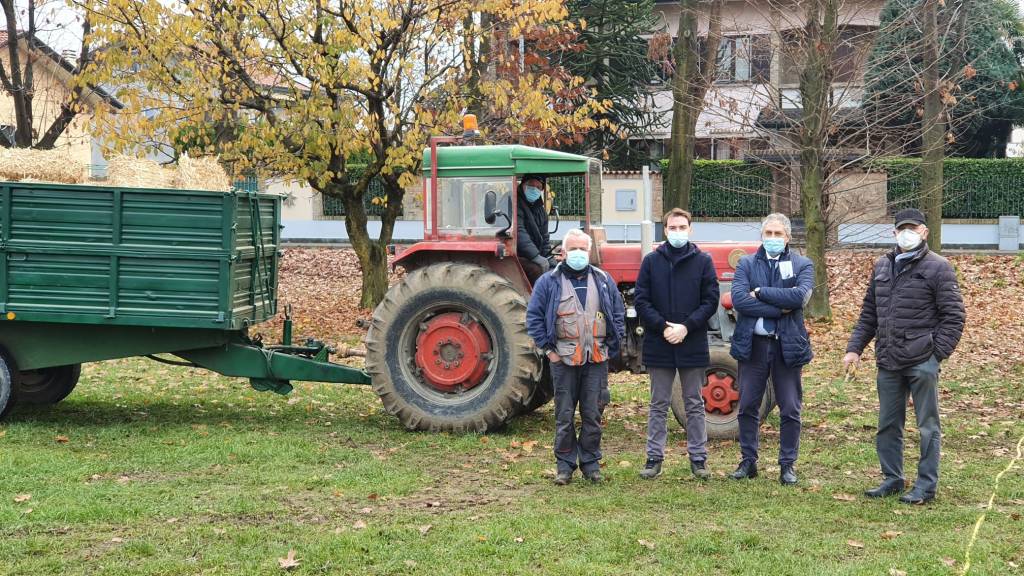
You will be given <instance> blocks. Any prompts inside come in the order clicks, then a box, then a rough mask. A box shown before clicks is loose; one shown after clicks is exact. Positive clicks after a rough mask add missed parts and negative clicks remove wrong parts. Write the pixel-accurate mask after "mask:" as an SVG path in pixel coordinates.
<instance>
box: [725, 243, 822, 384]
mask: <svg viewBox="0 0 1024 576" xmlns="http://www.w3.org/2000/svg"><path fill="white" fill-rule="evenodd" d="M787 261H788V262H791V263H792V266H793V276H792V277H790V278H787V279H785V280H783V279H782V275H781V273H780V270H779V268H781V266H782V265H781V263H782V262H787ZM779 262H780V265H779V267H778V268H777V269H776V270H775V273H774V274H772V269H771V266H770V264H769V263H768V255H767V254H766V253H765V251H764V247H763V246H762V247H761V248H759V249H758V250H757V254H754V255H753V256H744V257H743V258H741V259H740V263H739V265H738V266H737V267H736V276H735V277H734V278H733V280H732V305H733V309H735V310H736V313H737V315H738V316H739V319H738V320H737V322H736V331H735V332H733V335H732V349H731V350H730V351H729V353H730V354H731V355H732V357H733V358H735V359H737V360H749V359H750V353H751V347H752V345H753V341H754V326H755V325H756V324H757V319H758V318H774V319H775V320H777V323H776V334H778V338H779V342H780V343H781V344H782V359H783V361H784V362H785V363H786V366H789V367H790V368H796V367H798V366H803V365H805V364H808V363H809V362H810V361H811V358H813V357H814V355H813V354H812V352H811V342H810V340H809V339H808V337H807V328H806V327H805V326H804V305H805V304H806V303H807V301H808V300H810V298H811V291H812V290H813V289H814V265H813V264H812V263H811V260H810V259H809V258H806V257H804V256H801V255H799V254H796V253H794V252H792V251H790V249H789V247H788V246H787V247H786V250H785V252H783V253H782V254H781V255H780V256H779ZM754 288H760V289H761V290H760V292H759V293H758V298H754V297H753V296H751V295H750V292H751V291H753V290H754Z"/></svg>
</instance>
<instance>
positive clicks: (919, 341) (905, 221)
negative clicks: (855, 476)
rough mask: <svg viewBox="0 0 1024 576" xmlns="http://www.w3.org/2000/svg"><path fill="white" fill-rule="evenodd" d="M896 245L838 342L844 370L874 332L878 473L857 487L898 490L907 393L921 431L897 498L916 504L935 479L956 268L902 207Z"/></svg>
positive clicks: (954, 323) (957, 313)
mask: <svg viewBox="0 0 1024 576" xmlns="http://www.w3.org/2000/svg"><path fill="white" fill-rule="evenodd" d="M895 233H896V242H897V249H896V250H894V251H893V252H890V253H889V254H886V255H885V256H883V257H882V258H879V259H878V261H877V262H876V263H875V269H874V271H873V273H872V276H871V282H870V283H869V284H868V290H867V294H866V295H865V296H864V307H863V308H862V309H861V313H860V320H859V321H858V322H857V326H856V327H855V328H854V330H853V335H852V336H851V337H850V342H849V344H848V345H847V347H846V352H847V353H846V356H845V357H844V358H843V362H844V364H845V365H846V367H847V369H848V370H849V369H850V368H851V367H855V366H856V365H857V363H858V362H860V355H861V354H862V353H863V352H864V348H865V347H866V346H867V345H868V343H869V342H871V340H872V339H874V340H875V357H876V362H877V364H878V381H877V384H878V403H879V413H878V434H877V435H876V437H875V448H876V451H877V452H878V460H879V462H880V463H881V466H882V474H883V475H884V476H885V480H884V481H883V482H882V485H881V486H879V487H878V488H875V489H873V490H868V491H867V492H865V495H866V496H868V497H870V498H881V497H883V496H889V495H892V494H899V493H901V492H902V491H903V487H904V485H903V482H904V480H903V427H904V423H905V421H906V416H907V395H908V394H909V395H910V396H911V397H913V399H914V413H915V415H916V416H917V427H918V429H919V430H920V432H921V459H920V461H919V463H918V467H917V481H916V482H915V483H914V488H913V489H912V490H911V491H910V492H908V493H906V494H904V495H903V496H902V497H901V498H900V500H901V501H903V502H906V503H908V504H924V503H925V502H928V501H929V500H932V499H934V498H935V490H936V488H937V487H938V481H939V443H940V436H941V431H940V427H939V392H938V381H939V371H940V367H939V366H940V362H942V361H943V360H945V359H946V358H949V357H950V355H952V354H953V350H955V349H956V345H957V344H958V343H959V342H960V335H961V334H962V333H963V330H964V316H965V314H964V302H963V298H962V297H961V295H960V286H959V284H958V283H957V279H956V272H954V271H953V267H952V266H951V265H950V263H949V261H947V260H946V259H945V258H943V257H942V256H939V255H938V254H935V253H934V252H931V251H929V250H928V245H927V244H926V243H925V240H926V239H927V238H928V227H927V226H925V218H924V214H922V213H921V212H920V211H919V210H915V209H913V208H908V209H906V210H901V211H900V212H898V213H897V214H896V231H895Z"/></svg>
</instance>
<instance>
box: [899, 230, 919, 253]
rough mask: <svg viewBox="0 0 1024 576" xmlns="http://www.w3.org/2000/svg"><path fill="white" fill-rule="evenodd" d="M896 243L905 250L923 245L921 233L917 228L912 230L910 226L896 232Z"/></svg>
mask: <svg viewBox="0 0 1024 576" xmlns="http://www.w3.org/2000/svg"><path fill="white" fill-rule="evenodd" d="M896 244H897V245H898V246H899V247H900V249H901V250H903V251H905V252H906V251H908V250H913V249H914V248H917V247H918V246H920V245H921V235H920V234H918V233H917V230H911V229H910V228H907V229H905V230H900V231H899V233H898V234H896Z"/></svg>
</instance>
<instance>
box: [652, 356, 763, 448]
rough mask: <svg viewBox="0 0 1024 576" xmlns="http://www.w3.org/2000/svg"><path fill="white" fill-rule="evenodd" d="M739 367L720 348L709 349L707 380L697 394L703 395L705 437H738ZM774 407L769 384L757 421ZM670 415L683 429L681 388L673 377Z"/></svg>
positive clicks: (684, 409)
mask: <svg viewBox="0 0 1024 576" xmlns="http://www.w3.org/2000/svg"><path fill="white" fill-rule="evenodd" d="M738 372H739V365H738V363H737V362H736V359H735V358H733V357H732V356H730V355H729V350H728V349H727V348H726V347H724V346H712V347H711V364H710V365H708V370H707V378H706V379H705V381H704V388H702V389H701V395H702V396H704V419H705V426H706V428H707V433H708V438H720V439H732V440H736V439H738V438H739V436H740V425H739V419H738V418H739V413H740V407H739V402H740V382H739V376H738ZM774 406H775V394H774V392H772V387H771V382H770V381H769V383H768V388H767V390H766V391H765V394H764V399H763V400H762V401H761V421H762V422H764V419H765V418H766V417H767V416H768V414H769V413H771V411H772V408H773V407H774ZM672 413H673V414H674V415H675V417H676V420H677V421H678V422H679V424H680V425H682V426H683V427H684V428H685V427H686V407H685V405H684V404H683V389H682V386H681V385H680V383H679V378H676V381H675V383H674V384H673V386H672Z"/></svg>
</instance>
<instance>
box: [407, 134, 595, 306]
mask: <svg viewBox="0 0 1024 576" xmlns="http://www.w3.org/2000/svg"><path fill="white" fill-rule="evenodd" d="M444 141H445V139H443V138H435V139H432V140H431V146H430V148H428V149H426V150H424V152H423V207H424V210H423V240H424V241H423V242H420V243H418V244H416V245H414V246H411V247H409V248H407V249H405V250H401V251H400V252H399V253H398V255H397V256H398V258H397V259H396V261H395V264H396V265H399V264H400V265H402V266H403V267H405V268H406V269H410V268H416V267H418V266H420V265H423V264H426V263H430V262H434V261H436V259H437V257H438V255H437V252H439V251H440V252H443V253H445V254H447V255H449V256H452V255H453V254H455V253H458V254H461V258H462V259H469V260H471V261H474V262H477V263H480V264H483V263H484V262H485V261H486V262H487V265H488V266H489V267H492V268H498V269H499V270H500V272H499V273H501V274H502V275H504V276H506V278H508V279H509V280H510V281H512V282H513V283H514V284H516V285H517V286H518V287H520V288H521V289H523V290H524V292H526V293H528V292H529V288H530V286H529V281H528V280H527V278H526V274H525V273H524V272H523V270H522V267H521V266H520V265H519V263H518V260H517V258H515V256H516V234H517V224H518V222H517V210H516V208H517V203H518V202H519V201H520V198H519V194H518V191H519V187H520V184H521V182H522V180H523V178H524V177H525V176H526V175H528V174H543V175H545V176H546V177H548V178H549V179H555V178H559V177H577V179H578V180H582V183H583V202H584V206H581V208H582V210H581V212H582V214H580V215H578V218H577V217H574V218H573V221H572V226H576V225H577V222H580V223H582V225H583V227H584V229H585V230H588V231H589V230H590V227H591V225H592V224H596V222H594V218H595V212H594V210H593V209H594V208H598V210H599V204H600V203H595V205H594V206H591V203H590V199H591V198H600V193H601V192H600V191H601V162H600V161H599V160H595V159H593V158H589V157H586V156H580V155H577V154H569V153H567V152H559V151H556V150H545V149H541V148H533V147H530V146H521V145H495V146H464V145H463V146H458V145H455V146H438V144H439V143H443V142H444ZM434 158H437V162H434ZM595 191H596V196H595ZM546 209H547V210H548V211H549V212H551V210H552V203H551V197H550V195H549V196H548V203H547V205H546ZM597 216H598V217H599V212H598V213H597ZM550 218H551V220H550V223H549V230H548V231H549V232H556V231H557V230H558V227H559V226H560V223H559V217H558V214H557V210H555V211H554V212H552V213H551V216H550ZM562 231H564V228H563V230H562ZM552 243H553V244H554V242H552ZM546 248H547V250H548V251H549V252H550V249H551V247H550V246H549V247H546ZM430 253H433V254H430Z"/></svg>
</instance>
